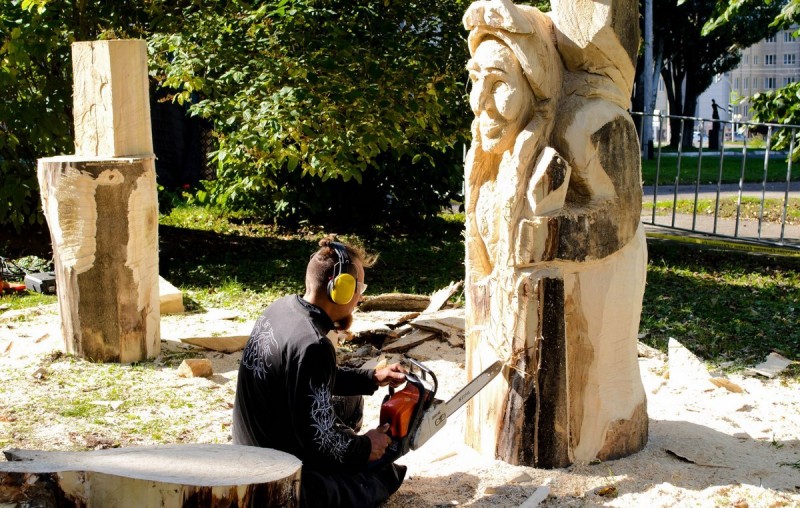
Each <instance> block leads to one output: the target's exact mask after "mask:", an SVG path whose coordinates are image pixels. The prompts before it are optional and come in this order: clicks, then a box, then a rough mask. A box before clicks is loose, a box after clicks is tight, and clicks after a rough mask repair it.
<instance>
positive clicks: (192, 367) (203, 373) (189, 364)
mask: <svg viewBox="0 0 800 508" xmlns="http://www.w3.org/2000/svg"><path fill="white" fill-rule="evenodd" d="M177 374H178V375H179V376H180V377H211V376H213V375H214V368H213V367H212V366H211V361H210V360H208V359H207V358H187V359H185V360H184V361H182V362H181V364H180V365H179V366H178V370H177Z"/></svg>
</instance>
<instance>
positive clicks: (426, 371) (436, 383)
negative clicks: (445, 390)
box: [404, 356, 439, 395]
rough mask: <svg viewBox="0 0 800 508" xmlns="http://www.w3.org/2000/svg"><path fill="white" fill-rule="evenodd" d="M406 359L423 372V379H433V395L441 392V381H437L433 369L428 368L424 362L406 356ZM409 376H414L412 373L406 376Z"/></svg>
mask: <svg viewBox="0 0 800 508" xmlns="http://www.w3.org/2000/svg"><path fill="white" fill-rule="evenodd" d="M404 358H405V359H406V360H408V362H409V363H410V364H411V365H413V366H414V367H416V368H418V369H419V370H420V372H422V379H427V378H428V376H430V377H431V379H432V380H433V391H432V394H433V395H435V394H436V393H437V392H438V391H439V381H438V380H437V379H436V374H434V373H433V371H432V370H431V369H429V368H428V367H426V366H425V364H423V363H422V362H420V361H417V360H415V359H413V358H411V357H410V356H405V357H404ZM409 375H412V376H413V374H410V373H409V374H406V376H409Z"/></svg>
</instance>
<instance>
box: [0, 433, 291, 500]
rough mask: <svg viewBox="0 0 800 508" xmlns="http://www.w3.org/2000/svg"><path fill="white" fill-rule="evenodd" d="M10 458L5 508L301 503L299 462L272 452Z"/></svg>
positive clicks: (143, 451)
mask: <svg viewBox="0 0 800 508" xmlns="http://www.w3.org/2000/svg"><path fill="white" fill-rule="evenodd" d="M5 455H6V458H7V459H8V460H9V462H0V485H2V488H0V504H3V505H4V506H5V505H12V506H85V507H87V508H93V507H94V508H102V507H110V506H113V507H115V508H141V507H149V506H158V507H163V508H173V507H174V508H179V507H180V508H191V507H245V506H253V507H256V506H289V507H294V506H299V496H300V471H301V465H302V464H301V462H300V460H299V459H297V458H296V457H294V456H292V455H289V454H287V453H283V452H280V451H277V450H273V449H269V448H257V447H252V446H238V445H213V444H207V445H202V444H186V445H163V446H143V447H131V448H116V449H108V450H97V451H88V452H42V451H26V450H10V451H6V452H5Z"/></svg>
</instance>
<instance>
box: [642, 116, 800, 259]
mask: <svg viewBox="0 0 800 508" xmlns="http://www.w3.org/2000/svg"><path fill="white" fill-rule="evenodd" d="M632 115H633V116H634V118H636V119H637V121H639V122H642V121H649V122H651V125H652V127H653V129H652V132H653V145H652V147H648V150H645V151H644V154H645V156H643V157H642V170H643V171H642V173H643V183H644V198H643V207H642V222H643V223H644V224H646V225H648V226H649V228H648V230H649V231H648V232H649V234H651V235H653V236H658V235H659V234H661V235H665V236H668V235H670V234H679V235H681V236H688V237H692V238H695V239H698V240H699V239H703V238H705V239H711V240H717V241H722V242H724V243H730V244H734V246H739V247H745V248H752V249H754V250H758V247H759V246H760V247H762V248H763V247H768V248H778V249H781V250H784V249H786V250H787V251H788V252H790V253H795V254H797V253H800V217H797V216H793V215H794V214H796V213H797V212H796V210H797V208H798V206H800V205H798V201H800V178H799V177H800V172H798V171H795V173H794V175H793V173H792V171H793V167H792V161H791V158H790V157H789V156H788V154H789V153H792V151H793V150H794V139H795V134H797V130H798V129H800V125H778V124H767V123H752V122H735V121H730V120H719V119H707V118H693V117H681V116H667V115H643V114H642V113H635V112H634V113H632ZM690 126H691V127H690ZM690 128H692V136H691V137H692V141H691V148H685V147H684V146H683V145H684V144H683V143H677V146H676V147H675V148H670V137H671V136H674V137H677V138H678V139H687V141H688V134H687V131H688V129H690ZM779 129H786V130H785V131H784V133H786V134H787V135H789V136H790V138H789V139H791V140H792V142H791V146H789V148H788V151H775V150H773V149H772V148H771V143H772V140H773V139H774V134H776V133H777V132H778V130H779ZM639 132H640V133H641V132H642V129H639ZM639 141H640V146H641V137H640V140H639ZM648 152H649V153H648ZM648 155H649V156H650V157H648ZM793 208H794V210H795V212H794V213H790V212H792V210H793Z"/></svg>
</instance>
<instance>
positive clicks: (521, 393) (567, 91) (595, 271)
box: [464, 0, 648, 468]
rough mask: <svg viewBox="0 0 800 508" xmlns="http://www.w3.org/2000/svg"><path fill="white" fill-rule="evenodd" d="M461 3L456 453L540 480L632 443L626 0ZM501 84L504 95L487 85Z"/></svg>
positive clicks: (637, 437) (635, 276)
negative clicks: (486, 377) (498, 371)
mask: <svg viewBox="0 0 800 508" xmlns="http://www.w3.org/2000/svg"><path fill="white" fill-rule="evenodd" d="M551 5H552V7H553V10H552V12H551V13H549V15H546V14H544V13H542V12H540V11H539V10H538V9H536V8H534V7H530V6H527V5H519V6H517V5H515V4H513V3H512V2H511V1H510V0H481V1H477V2H474V3H473V4H472V5H471V6H470V7H469V9H468V10H467V12H466V13H465V15H464V25H465V27H466V28H467V29H468V30H470V34H469V38H468V46H469V51H470V56H471V59H470V61H469V62H468V63H467V69H468V70H469V72H470V79H471V81H472V89H471V92H470V94H471V97H470V102H471V104H473V106H474V107H475V109H476V111H475V120H474V121H473V124H472V126H473V129H472V135H473V139H472V145H471V147H470V150H469V152H468V154H467V158H466V160H465V183H466V185H465V211H466V238H465V243H466V259H465V265H466V268H467V273H466V280H465V296H466V312H465V319H466V345H465V350H466V370H467V376H468V378H470V379H471V378H473V377H475V376H477V375H478V374H479V373H480V372H481V371H482V370H483V369H485V368H486V367H487V366H489V365H490V364H492V363H493V362H494V361H495V360H498V359H499V360H501V361H502V362H503V363H504V364H505V366H506V368H505V369H504V372H503V375H502V376H498V377H497V378H495V379H494V380H493V381H492V382H491V383H490V384H489V385H487V387H486V388H485V389H483V390H482V391H481V392H480V393H479V394H478V395H477V396H476V397H475V398H473V399H472V400H471V401H470V403H469V404H468V406H467V420H468V421H467V427H466V439H467V442H468V444H470V445H471V446H472V447H474V448H475V449H477V450H478V451H480V452H481V453H482V454H484V455H486V456H488V457H490V458H500V459H502V460H505V461H507V462H510V463H512V464H525V465H530V466H537V467H545V468H555V467H564V466H567V465H569V464H571V463H573V462H575V461H582V462H588V461H591V460H594V459H600V460H608V459H613V458H618V457H622V456H625V455H629V454H631V453H634V452H636V451H638V450H640V449H641V448H642V447H644V445H645V443H646V442H647V425H648V418H647V410H646V398H645V394H644V389H643V387H642V382H641V378H640V375H639V367H638V359H637V348H636V345H637V335H638V327H639V318H640V314H641V304H642V297H643V294H644V284H645V275H646V264H647V250H646V243H645V240H644V232H643V229H642V228H641V225H640V212H641V204H642V199H641V196H642V190H641V176H640V170H639V164H640V160H639V147H638V140H637V135H636V129H635V127H634V125H633V122H632V120H631V118H630V115H629V113H628V109H629V106H630V94H631V86H632V83H633V77H634V65H635V62H636V56H637V45H638V42H639V36H638V4H637V2H636V1H634V0H606V1H602V2H601V1H591V0H587V1H584V0H581V1H573V0H553V1H552V2H551ZM497 82H502V83H503V84H504V86H503V87H497V86H496V83H497Z"/></svg>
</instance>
